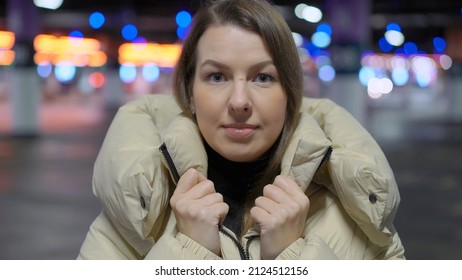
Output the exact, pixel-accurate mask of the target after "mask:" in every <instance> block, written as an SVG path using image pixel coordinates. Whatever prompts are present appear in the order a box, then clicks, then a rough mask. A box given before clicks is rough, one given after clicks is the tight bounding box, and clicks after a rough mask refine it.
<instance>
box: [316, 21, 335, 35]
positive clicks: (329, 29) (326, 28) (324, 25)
mask: <svg viewBox="0 0 462 280" xmlns="http://www.w3.org/2000/svg"><path fill="white" fill-rule="evenodd" d="M316 31H318V32H324V33H326V34H327V35H329V36H332V27H331V26H330V25H329V24H327V23H321V24H320V25H319V26H318V28H316Z"/></svg>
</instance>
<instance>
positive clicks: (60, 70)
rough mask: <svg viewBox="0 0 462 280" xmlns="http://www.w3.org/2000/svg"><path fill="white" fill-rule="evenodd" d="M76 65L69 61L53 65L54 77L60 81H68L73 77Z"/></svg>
mask: <svg viewBox="0 0 462 280" xmlns="http://www.w3.org/2000/svg"><path fill="white" fill-rule="evenodd" d="M75 73H76V67H75V66H74V65H73V64H72V63H70V62H65V61H63V62H60V63H59V64H57V65H56V67H55V77H56V79H57V80H58V81H60V82H61V83H69V82H71V81H72V79H74V77H75Z"/></svg>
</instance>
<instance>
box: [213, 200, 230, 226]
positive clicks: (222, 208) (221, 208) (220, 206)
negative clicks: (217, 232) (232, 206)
mask: <svg viewBox="0 0 462 280" xmlns="http://www.w3.org/2000/svg"><path fill="white" fill-rule="evenodd" d="M213 207H214V209H216V211H217V212H216V215H218V225H222V224H223V222H224V221H225V218H226V215H228V212H229V205H228V204H226V203H224V202H221V203H217V204H214V206H213Z"/></svg>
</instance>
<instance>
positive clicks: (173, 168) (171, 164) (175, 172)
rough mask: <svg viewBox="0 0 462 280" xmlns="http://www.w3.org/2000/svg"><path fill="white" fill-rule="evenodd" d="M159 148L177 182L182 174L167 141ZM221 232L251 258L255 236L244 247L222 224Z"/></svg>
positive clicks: (244, 255)
mask: <svg viewBox="0 0 462 280" xmlns="http://www.w3.org/2000/svg"><path fill="white" fill-rule="evenodd" d="M159 150H160V151H161V152H162V156H163V157H164V159H165V162H166V163H167V166H168V168H169V169H170V172H171V173H172V176H173V179H174V180H175V183H178V181H179V180H180V174H179V173H178V170H177V169H176V166H175V163H174V162H173V159H172V156H171V155H170V153H169V152H168V149H167V145H166V144H165V143H162V145H161V146H160V148H159ZM220 232H221V233H223V234H224V235H225V236H227V237H228V238H230V239H231V240H232V241H233V243H234V244H235V245H236V246H237V249H238V250H239V254H240V255H241V259H243V260H250V252H249V248H250V242H251V241H252V239H253V236H251V237H249V238H248V239H247V244H246V247H245V248H244V247H243V246H242V245H241V244H240V243H239V241H238V240H237V239H236V238H234V236H232V235H231V234H230V233H229V232H227V231H226V230H225V229H223V227H222V226H220Z"/></svg>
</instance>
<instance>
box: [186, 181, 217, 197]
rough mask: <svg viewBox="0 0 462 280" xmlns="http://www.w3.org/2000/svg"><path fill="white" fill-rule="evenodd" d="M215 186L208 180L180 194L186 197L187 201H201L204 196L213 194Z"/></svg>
mask: <svg viewBox="0 0 462 280" xmlns="http://www.w3.org/2000/svg"><path fill="white" fill-rule="evenodd" d="M214 193H216V191H215V185H214V184H213V182H212V181H210V180H205V181H202V182H200V183H198V184H196V185H195V186H193V187H192V188H190V189H189V190H188V191H187V192H185V193H182V195H183V196H187V197H188V198H189V199H201V198H203V197H204V196H206V195H209V194H214Z"/></svg>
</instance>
